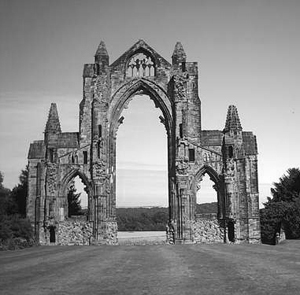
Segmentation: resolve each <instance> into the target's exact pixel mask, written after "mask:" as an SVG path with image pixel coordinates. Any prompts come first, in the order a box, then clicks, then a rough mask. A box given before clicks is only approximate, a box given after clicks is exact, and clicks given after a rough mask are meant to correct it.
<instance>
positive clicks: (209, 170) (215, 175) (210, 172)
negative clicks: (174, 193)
mask: <svg viewBox="0 0 300 295" xmlns="http://www.w3.org/2000/svg"><path fill="white" fill-rule="evenodd" d="M205 174H208V175H209V177H210V179H211V180H212V181H213V182H214V183H215V185H216V189H219V188H220V181H221V178H220V175H219V174H218V173H217V172H216V171H215V170H214V169H213V168H212V167H211V166H209V165H203V166H202V167H201V168H200V169H199V170H198V171H197V173H196V174H195V177H194V180H193V182H192V183H191V189H192V190H193V191H195V190H196V189H197V184H198V183H199V182H200V181H201V179H202V177H203V176H204V175H205Z"/></svg>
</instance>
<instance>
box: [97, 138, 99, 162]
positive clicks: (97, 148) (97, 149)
mask: <svg viewBox="0 0 300 295" xmlns="http://www.w3.org/2000/svg"><path fill="white" fill-rule="evenodd" d="M97 157H98V159H100V141H98V142H97Z"/></svg>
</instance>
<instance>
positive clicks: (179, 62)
mask: <svg viewBox="0 0 300 295" xmlns="http://www.w3.org/2000/svg"><path fill="white" fill-rule="evenodd" d="M185 62H186V54H185V51H184V49H183V46H182V44H181V43H180V42H177V43H176V45H175V48H174V52H173V54H172V65H173V66H174V68H175V69H179V68H181V69H182V71H184V72H185Z"/></svg>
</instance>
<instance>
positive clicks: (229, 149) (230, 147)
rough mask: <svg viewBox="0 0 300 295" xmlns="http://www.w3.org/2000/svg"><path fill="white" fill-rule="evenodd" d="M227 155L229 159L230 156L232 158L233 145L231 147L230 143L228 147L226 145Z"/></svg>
mask: <svg viewBox="0 0 300 295" xmlns="http://www.w3.org/2000/svg"><path fill="white" fill-rule="evenodd" d="M228 157H229V158H230V159H231V158H233V147H232V145H230V146H229V147H228Z"/></svg>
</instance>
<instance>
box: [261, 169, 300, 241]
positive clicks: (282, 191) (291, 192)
mask: <svg viewBox="0 0 300 295" xmlns="http://www.w3.org/2000/svg"><path fill="white" fill-rule="evenodd" d="M271 194H272V196H273V198H270V197H268V201H267V202H266V203H264V206H265V208H263V209H261V210H260V219H261V234H262V241H263V242H265V243H271V244H272V243H274V238H275V235H276V232H278V231H279V229H280V227H284V230H285V233H286V237H287V238H289V239H294V238H300V170H299V169H298V168H291V169H288V170H287V174H285V175H283V176H282V177H281V178H280V179H279V182H276V183H274V188H272V189H271Z"/></svg>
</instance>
